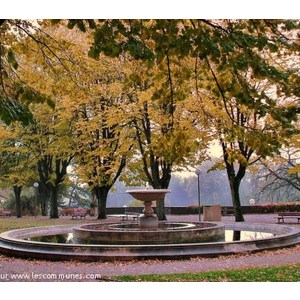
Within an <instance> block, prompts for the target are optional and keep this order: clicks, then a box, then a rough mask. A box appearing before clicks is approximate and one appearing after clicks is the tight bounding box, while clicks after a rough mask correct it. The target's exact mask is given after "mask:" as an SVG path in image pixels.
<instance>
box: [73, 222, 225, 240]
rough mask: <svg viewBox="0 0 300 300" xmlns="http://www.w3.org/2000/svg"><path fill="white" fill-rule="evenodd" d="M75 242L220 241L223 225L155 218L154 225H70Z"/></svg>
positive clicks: (222, 238) (222, 237)
mask: <svg viewBox="0 0 300 300" xmlns="http://www.w3.org/2000/svg"><path fill="white" fill-rule="evenodd" d="M73 235H74V240H75V242H76V243H79V244H106V245H107V244H110V245H111V244H113V245H157V244H184V243H204V242H216V241H224V237H225V226H224V225H220V224H219V225H217V224H214V223H199V222H198V223H175V222H159V225H158V228H154V229H153V228H151V229H150V228H148V229H143V230H141V229H140V225H139V224H138V223H135V222H130V223H126V224H87V225H82V226H78V227H75V228H74V229H73Z"/></svg>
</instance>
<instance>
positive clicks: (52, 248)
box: [0, 222, 300, 261]
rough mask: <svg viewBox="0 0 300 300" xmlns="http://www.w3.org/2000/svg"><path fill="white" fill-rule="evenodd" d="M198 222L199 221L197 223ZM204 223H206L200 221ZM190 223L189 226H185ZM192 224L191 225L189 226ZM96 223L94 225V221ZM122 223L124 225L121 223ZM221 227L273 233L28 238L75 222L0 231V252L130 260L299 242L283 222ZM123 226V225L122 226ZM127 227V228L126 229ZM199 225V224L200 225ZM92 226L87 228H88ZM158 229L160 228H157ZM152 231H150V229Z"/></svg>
mask: <svg viewBox="0 0 300 300" xmlns="http://www.w3.org/2000/svg"><path fill="white" fill-rule="evenodd" d="M200 223H201V222H200ZM200 223H198V222H194V223H184V222H182V223H176V224H181V225H178V226H177V225H176V226H173V229H170V230H169V231H172V232H177V231H180V230H193V229H195V228H198V226H200ZM202 223H203V224H206V223H205V222H202ZM188 224H190V225H188ZM191 224H192V225H191ZM94 225H95V224H94ZM107 225H108V226H110V228H111V229H110V230H112V231H116V232H119V234H120V235H122V234H123V233H124V231H128V230H129V228H128V226H131V225H129V224H127V225H126V226H120V225H117V224H107ZM122 225H123V224H122ZM217 226H221V227H222V226H224V227H225V230H230V231H232V232H235V231H248V232H264V233H271V234H272V236H269V237H266V238H256V237H255V235H254V238H252V239H250V240H239V241H231V242H226V241H225V240H224V241H214V242H207V241H205V242H197V241H194V242H184V243H180V242H177V243H175V242H174V241H173V242H171V243H167V244H161V243H156V244H155V243H154V242H153V243H149V244H145V243H141V244H134V243H132V244H126V245H125V244H109V243H108V244H103V243H101V244H76V243H75V244H73V243H70V244H61V243H57V242H55V243H53V242H50V243H49V242H39V241H33V240H28V239H31V238H34V237H38V236H50V235H60V234H70V233H72V232H73V229H74V228H78V226H76V227H74V225H72V226H71V225H68V226H46V227H35V228H26V229H19V230H12V231H7V232H4V233H2V234H0V252H1V253H3V254H6V255H12V256H18V257H25V258H37V259H49V260H74V259H76V260H82V261H97V260H130V259H147V258H157V259H176V258H188V257H194V256H218V255H225V254H234V253H240V252H257V251H262V250H267V249H277V248H283V247H287V246H292V245H295V244H298V243H300V230H299V229H297V228H293V227H288V226H284V225H273V224H258V223H247V222H245V223H234V224H226V225H222V224H217ZM124 227H125V228H124ZM126 227H127V228H126ZM200 227H201V226H200ZM90 229H91V228H89V230H90ZM158 230H159V229H158ZM129 231H130V232H131V233H133V232H134V231H137V230H136V229H135V228H131V230H129ZM149 232H151V230H149Z"/></svg>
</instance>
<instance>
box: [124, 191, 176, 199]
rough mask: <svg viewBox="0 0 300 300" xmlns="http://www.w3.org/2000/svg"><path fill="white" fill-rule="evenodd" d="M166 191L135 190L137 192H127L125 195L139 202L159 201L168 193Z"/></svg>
mask: <svg viewBox="0 0 300 300" xmlns="http://www.w3.org/2000/svg"><path fill="white" fill-rule="evenodd" d="M170 192H171V191H170V190H167V189H153V190H151V189H137V190H127V191H125V193H126V194H130V195H131V196H132V197H133V198H135V199H137V200H140V201H156V200H161V199H163V197H164V196H165V194H167V193H170Z"/></svg>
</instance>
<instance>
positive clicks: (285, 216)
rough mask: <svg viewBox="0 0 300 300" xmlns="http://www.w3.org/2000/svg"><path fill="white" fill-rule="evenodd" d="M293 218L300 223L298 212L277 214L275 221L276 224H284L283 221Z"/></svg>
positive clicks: (299, 213)
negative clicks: (276, 221)
mask: <svg viewBox="0 0 300 300" xmlns="http://www.w3.org/2000/svg"><path fill="white" fill-rule="evenodd" d="M289 218H295V219H297V220H298V224H299V223H300V212H279V213H278V216H277V219H278V223H281V222H282V223H284V219H289Z"/></svg>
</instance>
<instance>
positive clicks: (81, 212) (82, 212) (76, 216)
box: [72, 211, 87, 220]
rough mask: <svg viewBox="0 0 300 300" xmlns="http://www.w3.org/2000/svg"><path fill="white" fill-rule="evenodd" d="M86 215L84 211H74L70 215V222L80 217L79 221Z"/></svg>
mask: <svg viewBox="0 0 300 300" xmlns="http://www.w3.org/2000/svg"><path fill="white" fill-rule="evenodd" d="M86 215H87V212H85V211H74V213H73V214H72V220H74V219H77V218H78V217H80V219H82V218H84V219H85V216H86Z"/></svg>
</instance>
